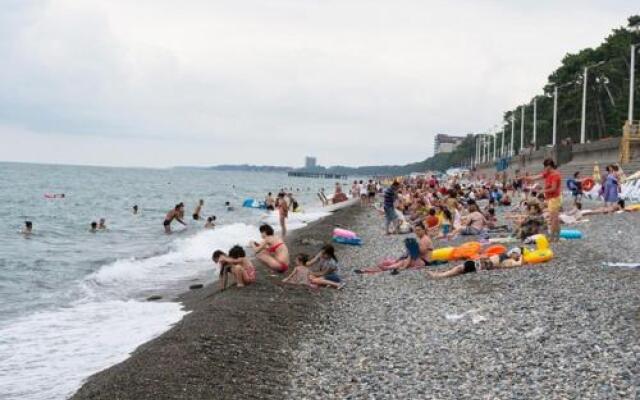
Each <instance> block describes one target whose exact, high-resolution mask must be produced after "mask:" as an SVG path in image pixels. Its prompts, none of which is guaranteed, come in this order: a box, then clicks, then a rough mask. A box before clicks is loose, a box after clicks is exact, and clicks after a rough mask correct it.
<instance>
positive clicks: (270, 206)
mask: <svg viewBox="0 0 640 400" xmlns="http://www.w3.org/2000/svg"><path fill="white" fill-rule="evenodd" d="M264 205H265V207H266V208H267V210H269V211H273V210H275V209H276V201H275V199H274V198H273V193H271V192H269V193H268V194H267V197H265V198H264Z"/></svg>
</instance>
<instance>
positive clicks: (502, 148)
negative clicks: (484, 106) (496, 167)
mask: <svg viewBox="0 0 640 400" xmlns="http://www.w3.org/2000/svg"><path fill="white" fill-rule="evenodd" d="M506 131H507V128H505V127H504V121H503V123H502V140H501V141H500V157H504V135H506V134H507V132H506Z"/></svg>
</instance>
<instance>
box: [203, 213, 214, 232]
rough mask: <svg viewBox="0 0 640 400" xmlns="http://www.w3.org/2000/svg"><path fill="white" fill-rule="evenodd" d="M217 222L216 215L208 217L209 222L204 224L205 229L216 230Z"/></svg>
mask: <svg viewBox="0 0 640 400" xmlns="http://www.w3.org/2000/svg"><path fill="white" fill-rule="evenodd" d="M215 220H216V216H215V215H212V216H210V217H207V222H205V223H204V227H205V228H206V229H213V228H215V227H216V224H215Z"/></svg>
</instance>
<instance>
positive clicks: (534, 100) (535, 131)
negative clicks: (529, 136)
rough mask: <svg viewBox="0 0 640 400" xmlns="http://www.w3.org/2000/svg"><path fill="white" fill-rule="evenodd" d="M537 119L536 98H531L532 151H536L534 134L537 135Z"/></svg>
mask: <svg viewBox="0 0 640 400" xmlns="http://www.w3.org/2000/svg"><path fill="white" fill-rule="evenodd" d="M537 119H538V107H537V101H536V98H535V97H534V98H533V149H534V150H535V149H536V134H537V129H536V120H537Z"/></svg>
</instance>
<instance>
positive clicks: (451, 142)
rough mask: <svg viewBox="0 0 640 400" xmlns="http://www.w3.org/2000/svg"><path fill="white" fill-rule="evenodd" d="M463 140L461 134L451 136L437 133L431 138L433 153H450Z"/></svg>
mask: <svg viewBox="0 0 640 400" xmlns="http://www.w3.org/2000/svg"><path fill="white" fill-rule="evenodd" d="M463 140H464V137H463V136H451V135H445V134H442V133H439V134H437V135H436V137H435V138H434V139H433V154H440V153H451V152H452V151H453V150H455V148H456V147H458V145H459V144H460V143H462V141H463Z"/></svg>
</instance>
